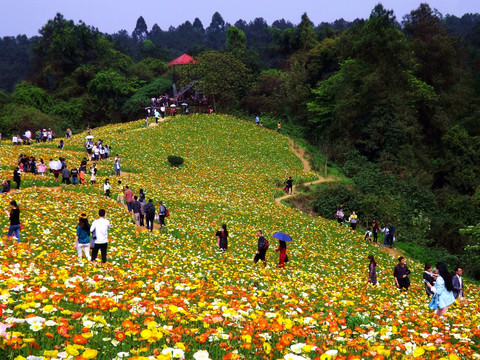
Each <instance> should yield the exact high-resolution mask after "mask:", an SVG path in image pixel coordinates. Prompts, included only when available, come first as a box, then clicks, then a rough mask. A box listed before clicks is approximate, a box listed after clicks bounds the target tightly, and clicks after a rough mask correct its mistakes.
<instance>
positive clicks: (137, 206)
mask: <svg viewBox="0 0 480 360" xmlns="http://www.w3.org/2000/svg"><path fill="white" fill-rule="evenodd" d="M133 199H134V201H133V203H132V210H133V217H134V219H135V224H137V226H140V211H141V210H142V204H140V201H138V196H137V195H135V196H134V197H133Z"/></svg>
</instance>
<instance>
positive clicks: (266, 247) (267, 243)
mask: <svg viewBox="0 0 480 360" xmlns="http://www.w3.org/2000/svg"><path fill="white" fill-rule="evenodd" d="M269 246H270V244H269V242H268V240H267V239H265V244H264V245H263V248H264V249H265V250H268V247H269Z"/></svg>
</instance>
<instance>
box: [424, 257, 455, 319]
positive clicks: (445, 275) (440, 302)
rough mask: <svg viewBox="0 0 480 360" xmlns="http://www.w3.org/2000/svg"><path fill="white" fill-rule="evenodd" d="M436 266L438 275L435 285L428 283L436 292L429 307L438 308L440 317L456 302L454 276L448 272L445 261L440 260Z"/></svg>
mask: <svg viewBox="0 0 480 360" xmlns="http://www.w3.org/2000/svg"><path fill="white" fill-rule="evenodd" d="M435 268H436V269H437V270H438V277H437V280H436V281H435V286H431V285H430V284H428V285H427V287H428V288H429V289H430V290H431V291H433V293H434V294H433V298H432V301H430V304H429V305H428V307H429V308H430V309H432V310H437V312H436V314H437V316H438V317H443V315H444V314H445V313H446V312H447V309H448V307H449V306H450V305H452V304H453V303H454V302H455V296H454V295H453V290H454V289H453V283H452V276H451V275H450V273H449V272H448V269H447V265H445V264H444V263H443V262H438V263H437V264H436V265H435Z"/></svg>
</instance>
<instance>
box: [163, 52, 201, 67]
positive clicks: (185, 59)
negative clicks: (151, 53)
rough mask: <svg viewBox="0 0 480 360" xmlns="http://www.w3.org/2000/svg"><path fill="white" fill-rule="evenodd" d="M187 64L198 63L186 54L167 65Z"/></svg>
mask: <svg viewBox="0 0 480 360" xmlns="http://www.w3.org/2000/svg"><path fill="white" fill-rule="evenodd" d="M188 64H198V61H197V60H195V59H194V58H193V57H191V56H190V55H188V54H183V55H181V56H179V57H178V58H176V59H174V60H172V61H170V62H169V63H168V65H188Z"/></svg>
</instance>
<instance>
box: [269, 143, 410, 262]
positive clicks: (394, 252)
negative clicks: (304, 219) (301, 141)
mask: <svg viewBox="0 0 480 360" xmlns="http://www.w3.org/2000/svg"><path fill="white" fill-rule="evenodd" d="M288 143H289V144H290V150H291V151H292V152H293V153H294V154H295V155H297V156H298V157H299V158H300V160H302V164H303V168H304V169H305V171H307V172H310V171H312V166H311V165H310V161H309V159H308V156H309V155H308V153H307V152H306V151H305V150H304V149H302V148H301V147H300V146H298V145H297V144H295V142H294V141H293V140H292V139H290V138H288ZM317 176H318V179H317V180H314V181H310V182H307V183H302V185H303V186H309V185H314V184H318V183H322V182H330V181H335V180H338V178H336V177H333V176H332V177H327V178H326V177H323V176H321V175H319V174H318V173H317ZM295 190H296V185H293V194H295V195H293V194H292V195H283V196H280V197H277V198H275V202H276V203H277V204H281V205H284V204H282V200H284V199H287V198H291V197H295V196H298V195H301V194H302V193H301V192H299V193H298V194H297V193H296V191H295ZM284 206H285V205H284ZM377 246H378V247H379V248H380V250H381V251H383V252H385V253H387V254H389V255H390V256H391V257H392V258H398V257H399V256H403V255H404V254H403V253H402V252H401V251H400V250H399V249H397V248H388V247H383V246H382V245H381V244H380V243H378V244H377Z"/></svg>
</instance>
